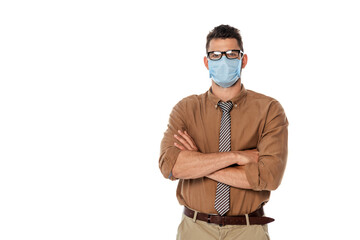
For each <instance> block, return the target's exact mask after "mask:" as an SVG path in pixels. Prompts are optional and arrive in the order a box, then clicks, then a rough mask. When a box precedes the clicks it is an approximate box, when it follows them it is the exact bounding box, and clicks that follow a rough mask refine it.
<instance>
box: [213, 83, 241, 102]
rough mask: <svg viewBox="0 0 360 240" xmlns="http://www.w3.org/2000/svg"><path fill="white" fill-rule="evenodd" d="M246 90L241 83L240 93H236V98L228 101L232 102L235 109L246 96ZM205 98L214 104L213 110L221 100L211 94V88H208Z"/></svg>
mask: <svg viewBox="0 0 360 240" xmlns="http://www.w3.org/2000/svg"><path fill="white" fill-rule="evenodd" d="M246 94H247V90H246V88H245V86H244V84H243V83H241V90H240V93H238V94H237V95H236V96H234V97H233V98H232V99H229V101H231V102H232V104H233V105H234V106H235V107H236V106H237V105H238V104H239V102H240V101H241V100H242V99H243V98H244V97H245V96H246ZM207 96H208V98H209V99H210V100H211V102H212V103H213V104H214V106H215V108H217V104H218V102H219V101H221V99H220V98H219V97H217V96H215V94H214V93H213V92H212V88H211V87H210V88H209V90H208V91H207Z"/></svg>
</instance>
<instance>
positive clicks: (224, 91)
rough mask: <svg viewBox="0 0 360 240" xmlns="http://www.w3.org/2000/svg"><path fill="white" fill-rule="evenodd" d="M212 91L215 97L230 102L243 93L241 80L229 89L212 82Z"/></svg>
mask: <svg viewBox="0 0 360 240" xmlns="http://www.w3.org/2000/svg"><path fill="white" fill-rule="evenodd" d="M211 90H212V92H213V94H214V95H215V96H217V97H218V98H220V99H221V101H223V102H226V101H229V100H230V99H232V98H233V97H235V96H236V95H238V94H239V93H240V92H241V79H239V81H237V82H236V83H235V84H234V85H233V86H231V87H228V88H222V87H220V86H218V85H216V83H215V82H214V81H212V85H211Z"/></svg>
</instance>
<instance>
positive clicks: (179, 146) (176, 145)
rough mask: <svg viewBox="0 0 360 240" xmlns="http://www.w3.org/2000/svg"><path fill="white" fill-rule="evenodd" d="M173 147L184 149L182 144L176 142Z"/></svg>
mask: <svg viewBox="0 0 360 240" xmlns="http://www.w3.org/2000/svg"><path fill="white" fill-rule="evenodd" d="M174 145H175V147H177V148H179V149H180V150H185V148H184V147H183V146H181V145H180V144H177V143H176V142H174Z"/></svg>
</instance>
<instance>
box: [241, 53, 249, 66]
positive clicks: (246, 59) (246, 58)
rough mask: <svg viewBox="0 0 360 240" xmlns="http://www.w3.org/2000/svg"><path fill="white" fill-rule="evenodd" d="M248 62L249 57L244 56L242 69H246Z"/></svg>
mask: <svg viewBox="0 0 360 240" xmlns="http://www.w3.org/2000/svg"><path fill="white" fill-rule="evenodd" d="M247 61H248V56H247V55H246V54H244V56H243V59H242V66H241V68H245V66H246V64H247Z"/></svg>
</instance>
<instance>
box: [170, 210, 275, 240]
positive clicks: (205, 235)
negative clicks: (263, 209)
mask: <svg viewBox="0 0 360 240" xmlns="http://www.w3.org/2000/svg"><path fill="white" fill-rule="evenodd" d="M176 239H177V240H202V239H204V240H215V239H216V240H230V239H249V240H250V239H251V240H270V236H269V233H268V226H267V224H265V225H249V226H247V225H225V226H223V227H220V226H219V225H217V224H213V223H207V222H204V221H200V220H196V221H193V219H192V218H189V217H188V216H186V215H184V214H183V215H182V219H181V222H180V225H179V227H178V231H177V236H176Z"/></svg>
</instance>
